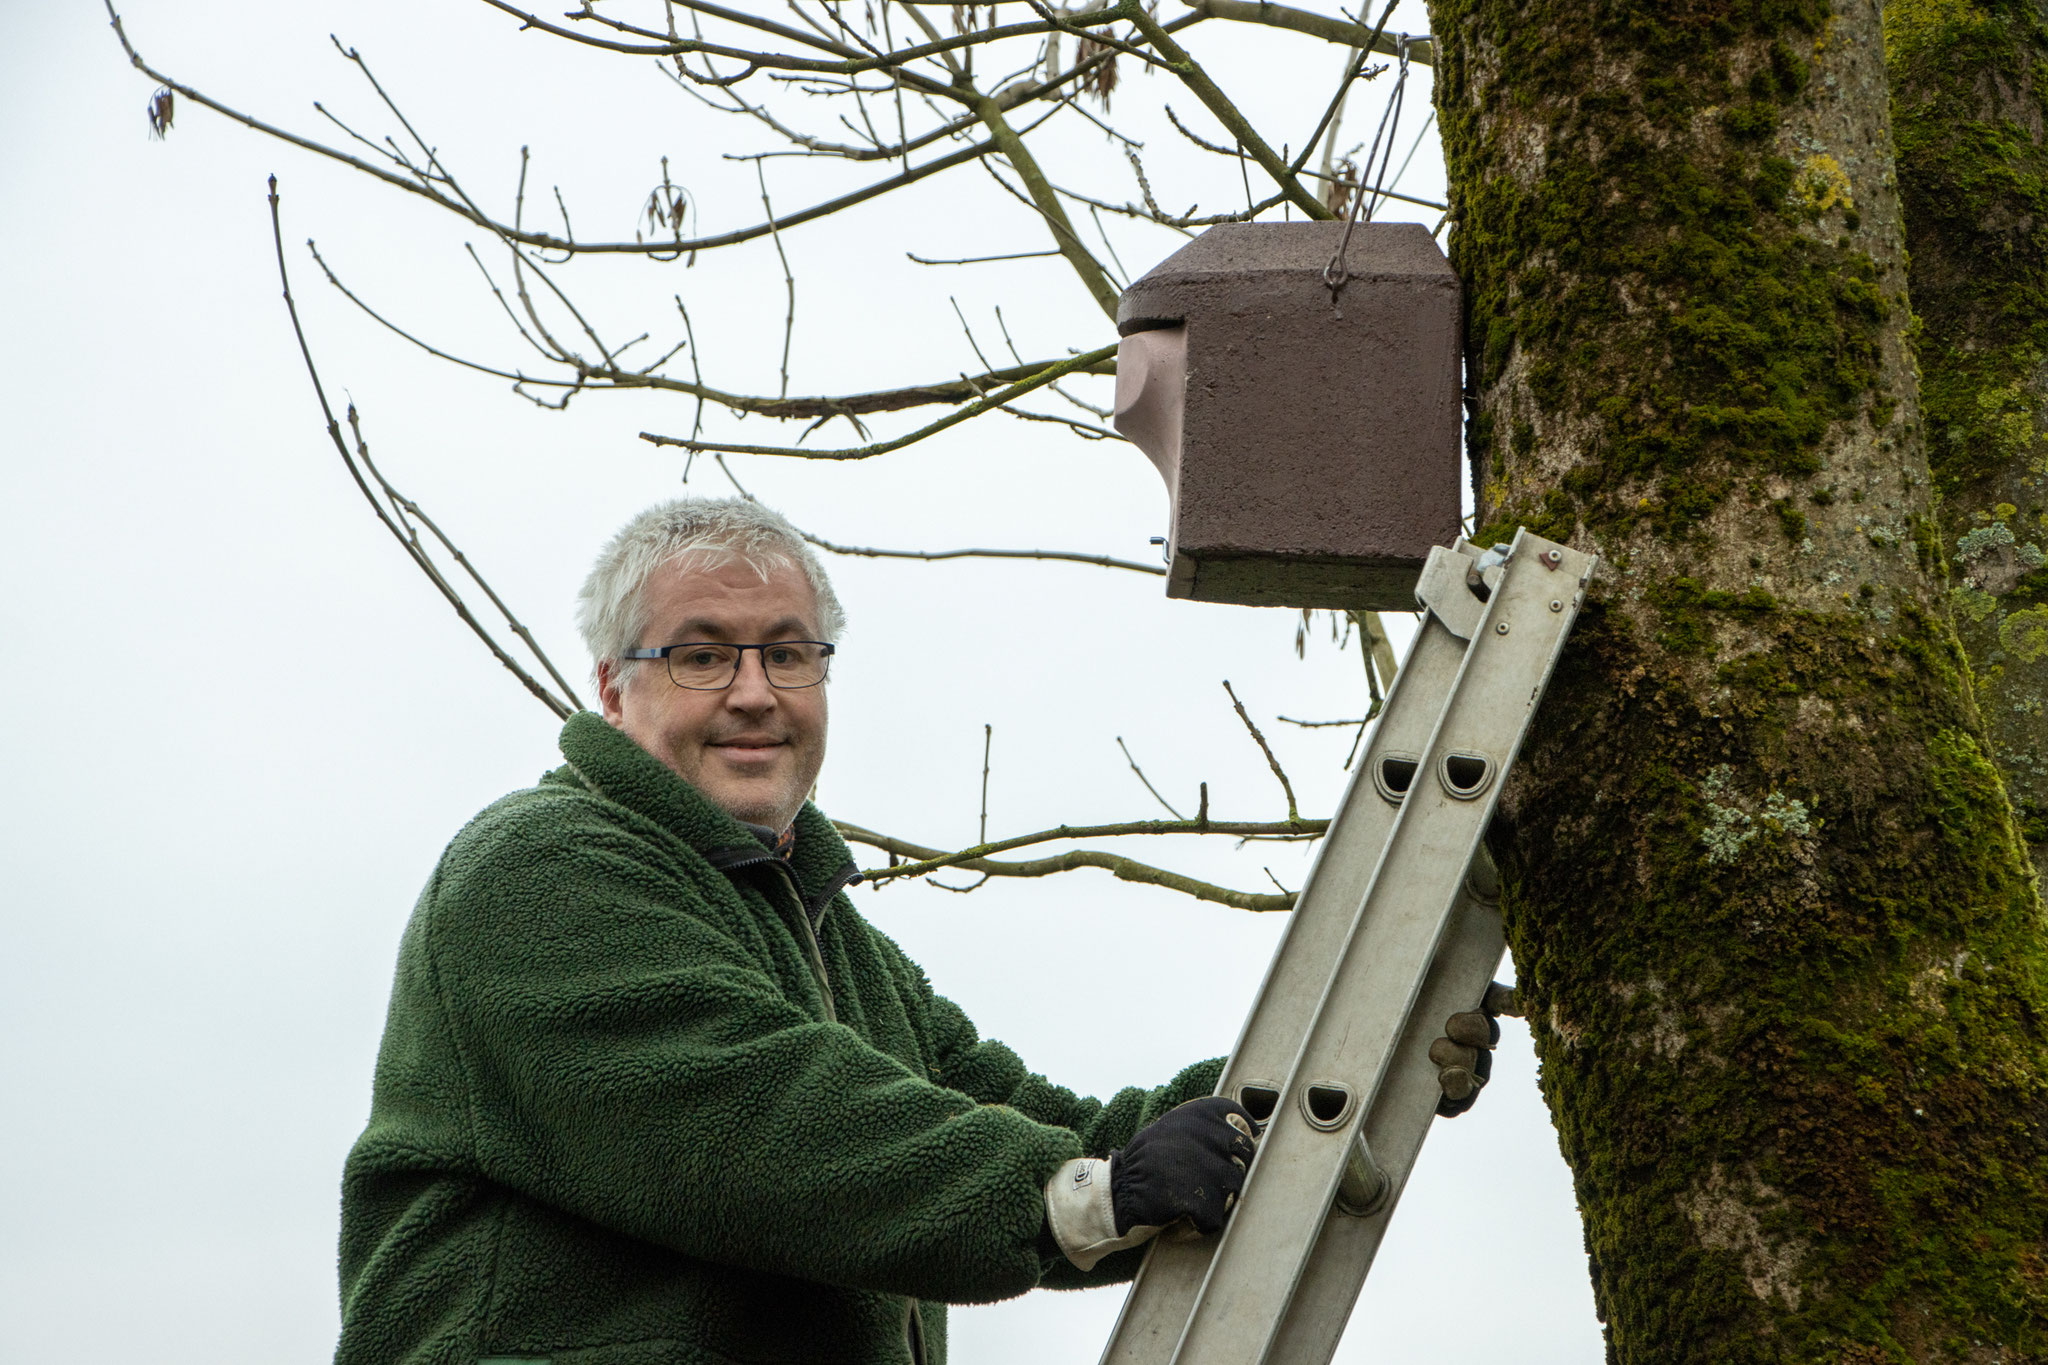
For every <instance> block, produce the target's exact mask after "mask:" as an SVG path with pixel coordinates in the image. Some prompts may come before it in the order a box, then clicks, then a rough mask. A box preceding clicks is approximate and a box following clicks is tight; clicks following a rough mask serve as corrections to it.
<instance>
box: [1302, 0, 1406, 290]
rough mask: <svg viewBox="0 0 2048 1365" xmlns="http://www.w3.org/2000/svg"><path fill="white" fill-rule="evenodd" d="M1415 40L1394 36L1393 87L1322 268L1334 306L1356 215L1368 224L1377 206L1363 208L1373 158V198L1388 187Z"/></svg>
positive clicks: (1347, 272) (1347, 274)
mask: <svg viewBox="0 0 2048 1365" xmlns="http://www.w3.org/2000/svg"><path fill="white" fill-rule="evenodd" d="M1414 41H1415V39H1414V38H1413V37H1411V36H1410V35H1408V34H1406V33H1402V34H1398V35H1396V37H1395V38H1394V52H1395V55H1396V56H1397V57H1398V58H1399V59H1400V63H1401V65H1400V69H1399V70H1398V72H1397V73H1396V74H1395V76H1394V89H1393V92H1392V93H1391V94H1389V95H1388V96H1387V104H1386V107H1385V108H1384V109H1382V110H1380V126H1379V127H1378V128H1377V129H1376V130H1374V132H1373V135H1372V146H1371V147H1370V148H1369V149H1368V150H1367V151H1366V154H1365V165H1364V166H1363V167H1362V168H1361V169H1360V171H1359V174H1358V191H1357V193H1356V194H1354V195H1352V197H1351V212H1350V213H1349V214H1348V215H1346V217H1345V220H1344V239H1343V240H1342V241H1340V242H1338V243H1337V253H1336V254H1335V255H1334V256H1332V257H1330V263H1329V264H1328V265H1326V266H1324V267H1323V284H1324V286H1325V287H1327V288H1328V289H1329V291H1330V306H1331V307H1333V308H1334V307H1336V306H1337V296H1338V295H1339V294H1340V293H1342V292H1343V290H1344V286H1345V284H1346V283H1347V282H1348V281H1349V280H1350V278H1351V271H1350V268H1349V267H1348V265H1347V264H1346V262H1345V260H1344V255H1345V253H1346V252H1347V251H1349V250H1350V249H1351V233H1352V230H1353V229H1354V228H1356V227H1357V226H1358V222H1359V214H1360V212H1361V210H1362V211H1363V213H1364V216H1365V221H1366V222H1368V223H1370V222H1371V221H1372V215H1373V208H1377V207H1378V205H1377V204H1375V205H1373V208H1367V207H1365V201H1366V196H1367V191H1366V188H1365V178H1366V176H1367V175H1368V174H1371V172H1372V163H1373V162H1374V161H1378V162H1379V163H1380V169H1379V174H1377V175H1374V176H1373V177H1372V190H1371V195H1372V197H1373V198H1374V199H1378V198H1379V195H1380V191H1381V190H1383V189H1385V188H1387V186H1385V185H1384V184H1383V183H1382V182H1383V181H1384V180H1385V179H1386V178H1387V167H1388V165H1389V164H1391V163H1392V161H1393V159H1394V135H1395V133H1396V132H1397V131H1398V130H1399V129H1400V127H1401V104H1402V99H1403V97H1404V96H1405V95H1406V94H1407V92H1408V48H1409V45H1410V44H1412V43H1413V42H1414ZM1390 117H1391V118H1392V120H1393V126H1392V127H1389V126H1388V119H1389V118H1390ZM1382 137H1384V138H1385V139H1386V151H1385V152H1384V153H1383V152H1381V150H1380V139H1381V138H1382ZM1339 316H1342V315H1341V314H1340V315H1339Z"/></svg>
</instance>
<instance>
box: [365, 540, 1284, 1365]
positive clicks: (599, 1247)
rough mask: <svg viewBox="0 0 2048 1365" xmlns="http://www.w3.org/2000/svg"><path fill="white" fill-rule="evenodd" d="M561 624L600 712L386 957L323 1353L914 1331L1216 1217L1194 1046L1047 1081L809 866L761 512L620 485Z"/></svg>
mask: <svg viewBox="0 0 2048 1365" xmlns="http://www.w3.org/2000/svg"><path fill="white" fill-rule="evenodd" d="M580 619H581V625H582V628H583V632H584V635H585V639H586V641H587V642H588V644H589V646H590V649H591V654H592V657H593V659H594V660H595V661H596V674H597V683H598V692H599V696H600V698H601V699H602V706H603V714H602V716H599V715H595V714H592V713H589V712H584V713H581V714H578V715H576V716H573V717H571V718H570V720H569V722H568V723H567V724H566V725H565V726H564V727H563V730H562V736H561V748H562V753H563V757H564V759H565V760H566V761H565V762H564V764H563V766H562V767H560V768H558V769H556V770H555V771H553V772H551V773H549V774H547V775H546V776H545V777H543V778H542V780H541V782H540V784H539V785H538V786H536V787H533V788H531V789H528V790H526V791H521V792H515V793H513V794H512V795H510V796H508V797H506V798H504V799H503V800H501V801H499V802H498V803H497V804H495V805H493V806H491V807H490V808H488V809H487V810H485V811H484V812H483V813H482V814H481V815H479V816H478V817H477V818H476V819H475V820H474V821H473V822H471V824H470V825H469V826H468V827H467V828H466V829H464V830H463V831H462V832H461V833H460V834H459V835H457V836H456V838H455V840H454V842H452V843H451V844H450V845H449V847H448V849H447V851H446V853H445V854H444V855H443V857H442V860H441V863H440V866H439V867H438V868H437V869H436V870H435V872H434V875H433V877H432V879H431V880H430V881H429V882H428V884H427V887H426V890H425V891H424V892H423V893H422V895H421V898H420V901H419V905H418V907H417V908H416V910H415V911H414V915H413V918H412V921H411V924H410V925H409V926H408V928H407V930H406V934H405V938H404V941H403V944H402V946H401V948H400V951H399V964H398V974H397V980H396V983H395V985H394V988H393V992H392V1002H391V1012H390V1017H389V1020H388V1022H387V1025H386V1030H385V1037H384V1044H383V1048H382V1052H381V1054H380V1056H379V1059H378V1065H377V1079H376V1089H375V1096H374V1100H373V1104H372V1110H371V1116H370V1122H369V1126H368V1128H367V1129H366V1131H365V1132H364V1134H363V1136H362V1138H361V1139H360V1140H359V1141H358V1142H357V1144H356V1146H355V1148H354V1150H353V1151H352V1152H351V1154H350V1156H349V1160H348V1164H347V1168H346V1171H345V1174H344V1178H343V1190H342V1239H341V1279H342V1293H343V1313H342V1318H343V1322H342V1335H341V1342H340V1346H339V1349H338V1352H337V1361H338V1362H340V1365H373V1363H374V1365H393V1363H394V1362H434V1365H441V1363H442V1362H461V1363H462V1365H469V1363H470V1362H505V1361H512V1360H519V1361H556V1362H560V1363H561V1365H569V1362H575V1365H656V1363H657V1362H659V1363H661V1365H669V1363H670V1362H674V1363H676V1365H681V1363H682V1362H691V1363H693V1365H694V1363H695V1362H805V1363H806V1365H811V1363H821V1362H832V1363H835V1365H836V1363H840V1362H844V1363H846V1365H854V1363H856V1362H857V1363H860V1365H865V1363H866V1362H931V1363H932V1365H938V1362H942V1361H944V1359H945V1355H946V1327H945V1322H946V1319H945V1305H946V1304H947V1303H973V1302H986V1301H989V1300H994V1299H1001V1298H1007V1297H1010V1296H1012V1295H1015V1294H1019V1293H1022V1292H1024V1291H1025V1290H1028V1289H1030V1288H1033V1287H1034V1286H1036V1285H1040V1284H1046V1285H1056V1286H1081V1285H1089V1284H1100V1283H1108V1282H1112V1281H1116V1280H1120V1279H1127V1278H1128V1277H1129V1276H1130V1275H1131V1274H1133V1273H1134V1272H1135V1270H1136V1266H1137V1262H1138V1259H1139V1257H1140V1255H1141V1254H1142V1252H1141V1248H1142V1245H1143V1243H1144V1242H1145V1241H1146V1240H1147V1239H1148V1238H1149V1237H1151V1236H1152V1235H1154V1234H1155V1233H1156V1232H1157V1231H1158V1230H1159V1229H1160V1228H1162V1227H1164V1226H1167V1225H1170V1224H1174V1223H1177V1222H1181V1221H1183V1220H1185V1221H1186V1222H1187V1223H1189V1224H1192V1225H1193V1226H1194V1227H1196V1228H1198V1229H1200V1230H1202V1231H1205V1232H1213V1231H1215V1230H1216V1229H1217V1228H1219V1227H1220V1226H1221V1225H1222V1223H1223V1220H1224V1217H1225V1215H1226V1213H1227V1211H1228V1209H1229V1206H1230V1204H1231V1202H1232V1201H1233V1199H1234V1198H1235V1195H1236V1193H1237V1191H1238V1190H1239V1189H1240V1188H1241V1186H1242V1183H1243V1179H1244V1172H1245V1167H1246V1165H1247V1163H1248V1162H1249V1160H1250V1157H1251V1155H1252V1151H1253V1147H1252V1130H1253V1125H1252V1123H1251V1121H1250V1116H1249V1115H1248V1114H1246V1113H1245V1111H1244V1110H1243V1109H1242V1108H1240V1107H1239V1106H1238V1105H1237V1104H1235V1103H1234V1102H1233V1101H1231V1100H1228V1099H1224V1098H1221V1097H1216V1096H1214V1095H1213V1094H1212V1092H1213V1090H1214V1088H1215V1085H1216V1081H1217V1077H1218V1074H1219V1069H1220V1063H1219V1062H1216V1061H1209V1062H1204V1063H1200V1064H1198V1065H1195V1066H1191V1067H1189V1068H1188V1069H1186V1070H1185V1071H1183V1072H1181V1073H1180V1075H1178V1076H1176V1077H1174V1078H1173V1079H1172V1080H1171V1081H1169V1082H1167V1083H1166V1084H1165V1085H1163V1086H1160V1087H1158V1088H1157V1089H1153V1090H1140V1089H1129V1090H1125V1091H1122V1092H1121V1093H1119V1094H1118V1095H1117V1096H1116V1097H1115V1098H1114V1099H1112V1100H1111V1101H1110V1102H1109V1103H1107V1104H1103V1103H1101V1102H1099V1101H1096V1100H1092V1099H1082V1098H1078V1097H1076V1096H1075V1095H1074V1094H1072V1093H1071V1092H1069V1091H1067V1090H1064V1089H1061V1088H1060V1087H1058V1086H1055V1085H1052V1084H1051V1083H1049V1082H1048V1081H1046V1080H1045V1079H1044V1078H1042V1077H1040V1076H1037V1075H1034V1074H1031V1073H1029V1072H1027V1071H1026V1069H1025V1067H1024V1065H1023V1063H1022V1062H1020V1061H1019V1060H1018V1058H1017V1057H1016V1055H1015V1054H1014V1053H1012V1052H1011V1051H1010V1050H1009V1049H1008V1048H1006V1047H1004V1046H1003V1045H1002V1044H1001V1043H997V1042H994V1041H990V1040H983V1039H981V1038H979V1037H978V1036H977V1035H976V1033H975V1030H974V1027H973V1025H972V1024H970V1023H969V1022H968V1020H967V1019H966V1017H965V1016H964V1015H963V1014H962V1013H961V1012H960V1010H959V1009H958V1007H956V1006H955V1005H953V1004H952V1003H951V1002H950V1001H948V1000H946V999H944V998H943V997H941V996H938V995H936V994H934V993H933V991H932V989H931V986H930V984H929V983H928V982H927V981H926V980H925V978H924V975H923V973H922V972H921V971H919V969H918V968H917V967H916V966H915V964H913V963H912V962H910V961H909V959H908V958H906V957H905V956H904V955H903V953H902V951H901V950H900V949H898V948H897V947H896V945H895V944H894V943H892V942H891V941H890V940H889V939H888V938H886V937H884V936H883V935H882V934H881V933H879V932H877V931H876V930H875V929H873V928H872V927H870V926H869V925H868V924H867V923H866V922H865V921H863V920H862V919H861V917H860V916H859V915H858V914H857V913H856V912H855V910H854V908H853V906H852V904H851V903H850V902H849V901H848V899H847V898H846V896H845V895H844V894H843V892H844V889H845V887H846V886H847V885H848V884H849V883H850V882H851V881H853V880H854V879H855V877H856V875H857V874H856V873H855V871H854V864H853V862H852V860H851V858H850V857H849V856H848V853H847V849H846V845H845V844H844V842H843V841H842V840H841V839H840V837H839V835H838V834H837V832H836V831H835V830H834V829H833V827H832V825H831V824H830V823H829V822H828V821H827V820H826V818H825V817H824V816H823V815H822V814H820V813H819V812H818V810H817V809H816V807H814V806H811V805H809V804H808V803H807V802H806V800H805V796H806V794H807V793H808V792H809V791H810V790H811V788H812V785H813V783H814V782H815V780H816V778H817V775H818V772H819V769H820V767H821V766H822V765H823V762H824V757H825V735H826V698H827V691H826V678H827V674H828V672H829V668H830V662H831V656H832V654H833V652H834V650H835V648H836V644H835V642H836V640H837V637H838V635H839V633H840V629H841V626H842V624H843V615H842V612H841V609H840V606H839V602H838V599H837V597H836V596H835V595H834V594H833V591H832V587H831V584H830V583H829V582H828V581H827V579H826V577H825V574H824V571H823V569H822V568H821V567H820V566H819V564H818V562H817V560H816V558H815V557H814V556H813V555H812V553H811V551H810V549H809V547H808V546H806V545H805V544H804V542H803V540H802V538H801V537H800V536H799V535H798V534H797V533H796V532H795V531H794V529H793V528H791V527H790V526H789V525H788V524H787V523H786V522H785V521H783V520H782V519H781V518H780V517H778V516H777V515H775V514H774V513H773V512H770V511H767V510H766V509H764V508H761V507H760V506H758V505H757V504H753V503H749V502H744V501H705V500H685V501H679V502H673V503H668V504H665V505H663V506H659V507H655V508H652V509H650V510H649V511H647V512H645V513H643V514H642V515H641V516H639V517H637V518H635V519H634V520H633V521H632V522H631V523H629V524H628V525H627V526H626V527H625V528H624V529H623V530H622V531H620V532H619V534H618V535H617V536H616V537H615V538H614V539H613V540H612V542H611V544H610V545H609V546H607V547H606V549H605V551H604V553H603V554H602V555H601V556H600V557H599V560H598V563H597V566H596V568H595V569H594V570H593V571H592V573H591V575H590V578H589V581H588V582H587V583H586V584H585V586H584V589H583V595H582V603H581V613H580Z"/></svg>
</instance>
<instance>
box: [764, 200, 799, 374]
mask: <svg viewBox="0 0 2048 1365" xmlns="http://www.w3.org/2000/svg"><path fill="white" fill-rule="evenodd" d="M754 180H755V182H756V183H757V184H759V185H760V187H761V212H763V213H765V214H767V215H768V235H769V237H770V238H772V239H773V240H774V242H775V256H776V259H777V260H779V261H781V262H782V282H783V285H784V286H785V287H786V288H787V289H788V291H789V312H788V313H786V314H784V315H783V319H782V391H781V392H780V393H778V394H777V395H776V397H778V398H787V397H789V346H790V342H791V341H793V340H794V339H795V337H796V276H795V275H794V274H793V273H791V271H790V268H789V253H788V252H786V251H784V250H783V249H782V234H781V233H780V232H778V231H776V230H775V206H774V205H773V204H771V203H769V202H768V179H767V175H766V173H765V172H764V171H763V170H762V169H761V163H760V162H758V161H756V162H755V163H754Z"/></svg>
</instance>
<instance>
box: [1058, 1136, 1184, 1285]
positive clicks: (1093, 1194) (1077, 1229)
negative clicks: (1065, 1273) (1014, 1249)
mask: <svg viewBox="0 0 2048 1365" xmlns="http://www.w3.org/2000/svg"><path fill="white" fill-rule="evenodd" d="M1045 1222H1046V1226H1047V1227H1049V1228H1051V1229H1052V1237H1053V1240H1054V1241H1055V1242H1058V1243H1059V1247H1060V1250H1061V1251H1062V1252H1064V1253H1066V1257H1067V1259H1068V1260H1070V1261H1072V1262H1073V1263H1074V1264H1075V1265H1077V1266H1079V1267H1080V1268H1081V1269H1083V1270H1093V1269H1095V1263H1096V1262H1097V1261H1099V1260H1101V1259H1102V1258H1103V1257H1105V1256H1107V1255H1109V1253H1110V1252H1112V1251H1122V1250H1124V1249H1125V1248H1126V1247H1134V1246H1138V1245H1140V1244H1142V1243H1143V1242H1144V1241H1145V1239H1146V1238H1148V1237H1150V1236H1152V1235H1153V1234H1154V1233H1156V1232H1158V1231H1159V1229H1158V1228H1151V1227H1141V1228H1132V1229H1131V1230H1130V1231H1129V1232H1127V1233H1125V1234H1124V1235H1123V1236H1121V1237H1119V1236H1117V1235H1116V1205H1115V1203H1114V1202H1113V1201H1112V1200H1111V1198H1110V1193H1109V1162H1108V1160H1106V1159H1104V1158H1100V1157H1085V1156H1084V1157H1076V1158H1075V1159H1074V1160H1072V1161H1069V1162H1068V1163H1067V1164H1066V1165H1064V1166H1062V1167H1060V1168H1059V1169H1058V1170H1057V1171H1055V1172H1053V1176H1052V1179H1050V1180H1048V1181H1046V1182H1045Z"/></svg>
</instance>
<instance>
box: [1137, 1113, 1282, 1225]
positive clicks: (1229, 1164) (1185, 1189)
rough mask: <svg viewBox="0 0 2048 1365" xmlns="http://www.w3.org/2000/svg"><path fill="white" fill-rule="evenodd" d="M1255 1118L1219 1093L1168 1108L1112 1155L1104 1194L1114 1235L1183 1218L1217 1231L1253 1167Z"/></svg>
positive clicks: (1166, 1223)
mask: <svg viewBox="0 0 2048 1365" xmlns="http://www.w3.org/2000/svg"><path fill="white" fill-rule="evenodd" d="M1252 1132H1253V1128H1252V1116H1251V1115H1250V1114H1249V1113H1248V1112H1246V1110H1245V1108H1244V1106H1243V1105H1241V1104H1239V1103H1237V1101H1235V1100H1231V1099H1226V1098H1224V1097H1223V1096H1221V1095H1212V1096H1210V1097H1209V1098H1208V1099H1202V1100H1189V1101H1188V1102H1187V1103H1186V1104H1183V1105H1181V1106H1179V1107H1178V1108H1176V1109H1172V1110H1169V1111H1168V1112H1167V1113H1165V1114H1163V1115H1161V1116H1160V1117H1159V1118H1157V1119H1155V1120H1154V1121H1153V1122H1151V1123H1149V1124H1147V1125H1146V1126H1145V1127H1144V1128H1141V1129H1139V1130H1138V1133H1137V1136H1135V1137H1133V1138H1132V1139H1131V1143H1130V1146H1128V1147H1125V1148H1124V1149H1123V1150H1122V1151H1120V1152H1115V1153H1112V1154H1111V1160H1110V1166H1109V1193H1110V1199H1111V1201H1112V1202H1113V1204H1114V1205H1115V1209H1116V1231H1117V1235H1118V1236H1119V1237H1121V1236H1123V1235H1125V1234H1126V1233H1128V1232H1130V1230H1131V1229H1132V1228H1139V1227H1151V1228H1163V1227H1166V1226H1167V1225H1168V1224H1170V1223H1175V1222H1178V1221H1179V1220H1181V1219H1183V1218H1185V1219H1187V1220H1188V1221H1189V1222H1191V1223H1193V1224H1194V1226H1195V1229H1196V1231H1198V1232H1204V1233H1210V1232H1216V1231H1218V1230H1220V1229H1221V1228H1222V1226H1223V1219H1224V1216H1225V1215H1226V1214H1228V1213H1229V1212H1230V1206H1231V1205H1232V1204H1234V1203H1236V1202H1237V1196H1238V1194H1239V1192H1240V1191H1242V1190H1243V1189H1244V1176H1245V1170H1246V1168H1247V1167H1248V1166H1250V1165H1251V1159H1252V1153H1253V1151H1254V1148H1253V1144H1252Z"/></svg>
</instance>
